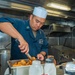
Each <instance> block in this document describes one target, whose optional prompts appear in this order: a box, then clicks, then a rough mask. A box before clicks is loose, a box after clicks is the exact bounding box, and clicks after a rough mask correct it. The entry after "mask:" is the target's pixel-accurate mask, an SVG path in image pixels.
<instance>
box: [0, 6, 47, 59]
mask: <svg viewBox="0 0 75 75" xmlns="http://www.w3.org/2000/svg"><path fill="white" fill-rule="evenodd" d="M46 16H47V11H46V9H44V8H43V7H35V8H34V10H33V13H32V14H31V15H30V18H29V20H20V19H14V18H0V30H1V31H2V32H4V33H7V34H8V35H10V36H11V59H12V60H14V59H25V58H27V57H26V55H25V54H27V53H28V52H29V54H30V55H31V56H34V57H37V58H38V59H40V60H44V57H45V56H46V55H47V53H48V42H47V40H46V37H45V35H44V33H43V31H42V30H41V29H40V28H41V27H42V26H43V25H44V23H45V20H46ZM15 39H18V41H19V42H20V45H19V46H18V44H17V43H16V41H15ZM20 50H21V51H20Z"/></svg>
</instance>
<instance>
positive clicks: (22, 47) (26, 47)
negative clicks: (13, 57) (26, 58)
mask: <svg viewBox="0 0 75 75" xmlns="http://www.w3.org/2000/svg"><path fill="white" fill-rule="evenodd" d="M18 40H19V42H20V45H19V48H20V50H21V52H22V53H25V54H27V53H28V52H29V45H28V43H27V42H26V41H25V40H24V39H23V38H21V39H18Z"/></svg>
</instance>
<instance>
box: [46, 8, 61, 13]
mask: <svg viewBox="0 0 75 75" xmlns="http://www.w3.org/2000/svg"><path fill="white" fill-rule="evenodd" d="M47 12H48V13H53V14H62V13H61V12H58V11H54V10H49V9H47Z"/></svg>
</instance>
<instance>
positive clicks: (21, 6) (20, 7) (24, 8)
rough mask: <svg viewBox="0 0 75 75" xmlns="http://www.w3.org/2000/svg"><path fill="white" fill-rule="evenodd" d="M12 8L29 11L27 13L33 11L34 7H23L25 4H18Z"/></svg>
mask: <svg viewBox="0 0 75 75" xmlns="http://www.w3.org/2000/svg"><path fill="white" fill-rule="evenodd" d="M11 8H15V9H20V10H27V11H31V10H32V7H30V6H27V5H23V4H18V3H11Z"/></svg>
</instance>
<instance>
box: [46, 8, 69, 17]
mask: <svg viewBox="0 0 75 75" xmlns="http://www.w3.org/2000/svg"><path fill="white" fill-rule="evenodd" d="M47 12H48V15H51V16H57V17H64V18H67V17H68V16H67V15H65V14H64V13H62V12H59V11H54V10H48V9H47Z"/></svg>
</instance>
